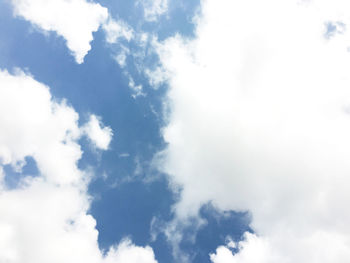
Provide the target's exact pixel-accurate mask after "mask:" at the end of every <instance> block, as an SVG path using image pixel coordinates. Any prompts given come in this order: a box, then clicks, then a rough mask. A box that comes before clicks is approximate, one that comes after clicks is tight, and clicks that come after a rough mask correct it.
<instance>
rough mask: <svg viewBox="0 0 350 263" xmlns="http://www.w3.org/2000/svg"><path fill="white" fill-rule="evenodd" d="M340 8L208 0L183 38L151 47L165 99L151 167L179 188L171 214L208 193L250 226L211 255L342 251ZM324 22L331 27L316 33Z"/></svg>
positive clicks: (345, 143)
mask: <svg viewBox="0 0 350 263" xmlns="http://www.w3.org/2000/svg"><path fill="white" fill-rule="evenodd" d="M349 7H350V6H349V3H348V2H347V1H341V0H338V1H332V2H330V1H326V0H324V1H317V2H316V1H315V2H314V1H287V2H285V1H284V2H281V1H278V0H267V1H258V0H248V1H226V0H219V1H217V0H207V1H203V2H202V15H200V16H199V17H198V18H197V20H196V21H197V28H196V37H195V38H194V39H193V40H189V39H185V38H182V37H181V36H175V37H173V38H169V39H167V40H166V41H164V42H163V43H160V44H159V46H158V47H157V50H158V53H159V56H160V60H161V62H162V65H163V70H164V71H166V72H167V76H169V87H170V90H169V93H168V99H169V105H171V114H170V116H169V124H168V125H167V127H165V129H164V139H165V140H166V142H167V143H168V147H167V149H166V150H165V151H164V152H163V162H162V163H161V169H162V170H163V171H165V172H167V173H168V174H169V175H170V178H171V180H172V183H173V184H175V185H178V186H181V187H182V188H183V190H182V195H181V200H180V202H179V203H178V204H177V205H176V207H175V212H176V214H177V217H178V218H179V219H180V220H183V219H185V218H188V217H191V216H196V215H197V213H198V210H199V208H200V207H201V205H203V204H205V203H207V202H209V201H212V203H213V204H214V205H215V206H216V207H217V208H218V209H221V210H236V211H250V212H251V214H252V220H253V221H252V225H251V226H252V228H253V229H254V231H255V234H254V235H251V234H247V235H246V240H245V241H243V242H241V243H239V244H238V246H239V247H240V252H239V253H237V254H235V255H233V254H232V252H231V251H230V250H229V249H228V248H227V247H226V248H225V247H220V248H219V249H218V250H217V253H216V254H213V255H212V256H211V258H212V261H213V262H216V263H217V262H220V263H222V262H225V263H226V262H239V263H246V262H269V263H275V262H276V263H277V262H279V263H281V262H312V263H313V262H318V263H320V262H322V263H328V262H348V261H349V260H350V249H349V247H350V228H349V226H348V222H349V220H350V213H349V212H348V209H346V207H347V203H348V202H349V201H350V192H349V191H348V189H347V185H349V183H350V178H349V174H350V162H349V161H348V159H349V156H350V136H349V134H350V115H349V106H350V89H349V86H350V77H349V74H348V69H349V66H350V57H349V56H350V54H349V52H348V46H349V45H350V34H349V32H348V31H347V30H346V29H347V26H348V25H349V24H350V19H349V17H348V16H347V14H346V10H348V8H349ZM330 22H332V23H333V24H334V25H342V26H341V28H339V29H338V30H337V29H336V33H334V34H331V35H330V36H331V37H326V36H327V30H329V28H328V27H327V25H329V23H330ZM259 251H260V252H261V251H262V252H261V253H260V252H259ZM259 253H260V254H259ZM255 254H256V255H260V256H259V258H258V259H257V258H256V257H254V255H255Z"/></svg>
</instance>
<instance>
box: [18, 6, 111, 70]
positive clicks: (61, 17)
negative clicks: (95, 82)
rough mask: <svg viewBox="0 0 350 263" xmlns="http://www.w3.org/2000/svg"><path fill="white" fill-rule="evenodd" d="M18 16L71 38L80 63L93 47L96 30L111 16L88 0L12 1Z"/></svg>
mask: <svg viewBox="0 0 350 263" xmlns="http://www.w3.org/2000/svg"><path fill="white" fill-rule="evenodd" d="M11 1H12V5H13V7H14V12H15V15H16V16H20V17H23V18H24V19H26V20H28V21H30V22H31V23H32V24H33V25H35V26H37V27H38V28H40V29H42V30H44V31H55V32H56V33H57V34H58V35H59V36H62V37H63V38H64V39H65V40H66V41H67V47H68V48H69V50H70V51H71V52H72V54H73V55H74V57H75V59H76V61H77V62H78V63H82V62H83V61H84V57H85V55H86V54H87V53H88V51H89V50H90V49H91V46H90V42H91V41H92V40H93V35H92V33H93V32H95V31H97V30H98V28H99V27H100V25H101V24H103V23H104V22H105V21H106V20H107V18H108V10H107V8H105V7H102V6H101V5H100V4H96V3H93V2H90V1H86V0H50V1H46V0H11Z"/></svg>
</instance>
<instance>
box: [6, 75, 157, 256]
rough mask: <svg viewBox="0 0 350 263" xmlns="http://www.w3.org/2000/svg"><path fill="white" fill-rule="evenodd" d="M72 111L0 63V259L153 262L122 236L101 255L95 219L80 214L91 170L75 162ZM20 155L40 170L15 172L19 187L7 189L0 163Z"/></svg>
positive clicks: (76, 146)
mask: <svg viewBox="0 0 350 263" xmlns="http://www.w3.org/2000/svg"><path fill="white" fill-rule="evenodd" d="M78 117H79V116H78V114H77V113H76V112H75V111H74V109H73V108H72V107H70V106H68V105H67V104H66V103H65V102H64V101H61V102H59V101H55V100H53V99H52V97H51V94H50V92H49V89H48V87H47V86H45V85H43V84H41V83H39V82H37V81H36V80H34V79H33V77H31V76H29V75H28V74H25V73H23V72H21V71H18V72H17V73H16V74H15V75H12V74H10V73H8V72H7V71H0V233H1V235H0V262H7V263H47V262H52V263H62V262H67V263H73V262H74V263H76V262H85V263H104V262H113V263H123V262H124V261H123V260H124V259H125V257H130V258H136V259H139V261H138V262H143V263H150V262H151V263H154V262H156V261H155V260H154V256H153V252H152V250H151V248H149V247H146V248H142V247H136V246H134V245H132V244H131V243H130V242H127V243H125V242H124V243H121V244H120V246H116V247H112V248H111V249H110V250H109V251H108V252H107V255H106V256H104V255H103V253H102V252H101V251H100V250H99V247H98V243H97V236H98V232H97V230H96V228H95V226H96V222H95V219H94V218H93V217H92V216H91V215H89V214H88V209H89V205H90V201H91V198H90V197H89V196H88V194H87V184H88V182H89V179H90V177H91V176H90V175H89V174H88V173H87V172H86V171H83V170H80V169H79V168H78V166H77V162H78V161H79V159H80V158H81V155H82V151H81V149H80V146H79V144H78V140H79V137H80V136H81V135H82V134H83V130H84V129H85V128H82V127H79V126H78ZM100 125H101V124H100V123H98V127H100ZM83 127H84V126H83ZM98 140H99V139H98ZM103 145H106V144H103ZM25 157H32V158H33V159H34V160H35V162H36V165H37V167H38V170H39V173H40V174H39V175H38V176H37V177H29V176H26V174H23V173H22V174H21V178H22V179H21V180H20V184H19V187H17V188H15V189H8V188H7V187H6V183H5V180H4V176H6V175H5V174H4V171H3V166H4V165H11V166H16V165H17V164H18V163H20V162H23V160H24V158H25ZM8 176H10V175H8Z"/></svg>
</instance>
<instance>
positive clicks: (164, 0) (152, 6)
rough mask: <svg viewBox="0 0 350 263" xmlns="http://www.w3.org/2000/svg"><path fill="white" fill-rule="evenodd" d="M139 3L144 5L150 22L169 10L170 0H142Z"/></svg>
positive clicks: (144, 10)
mask: <svg viewBox="0 0 350 263" xmlns="http://www.w3.org/2000/svg"><path fill="white" fill-rule="evenodd" d="M138 3H140V4H141V5H142V6H143V14H144V16H145V19H146V20H147V21H150V22H153V21H156V20H157V19H158V18H159V16H161V15H163V14H164V13H166V12H167V11H168V0H141V1H139V2H138Z"/></svg>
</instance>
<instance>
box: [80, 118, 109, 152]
mask: <svg viewBox="0 0 350 263" xmlns="http://www.w3.org/2000/svg"><path fill="white" fill-rule="evenodd" d="M83 132H84V133H85V134H86V135H87V136H88V138H89V139H90V140H91V142H92V143H93V144H94V145H95V146H96V148H98V149H101V150H107V149H108V146H109V144H110V142H111V140H112V136H113V132H112V129H111V128H110V127H103V124H102V123H101V121H100V119H99V117H97V116H96V115H94V114H92V115H90V120H89V122H88V123H86V124H85V126H84V127H83Z"/></svg>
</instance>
